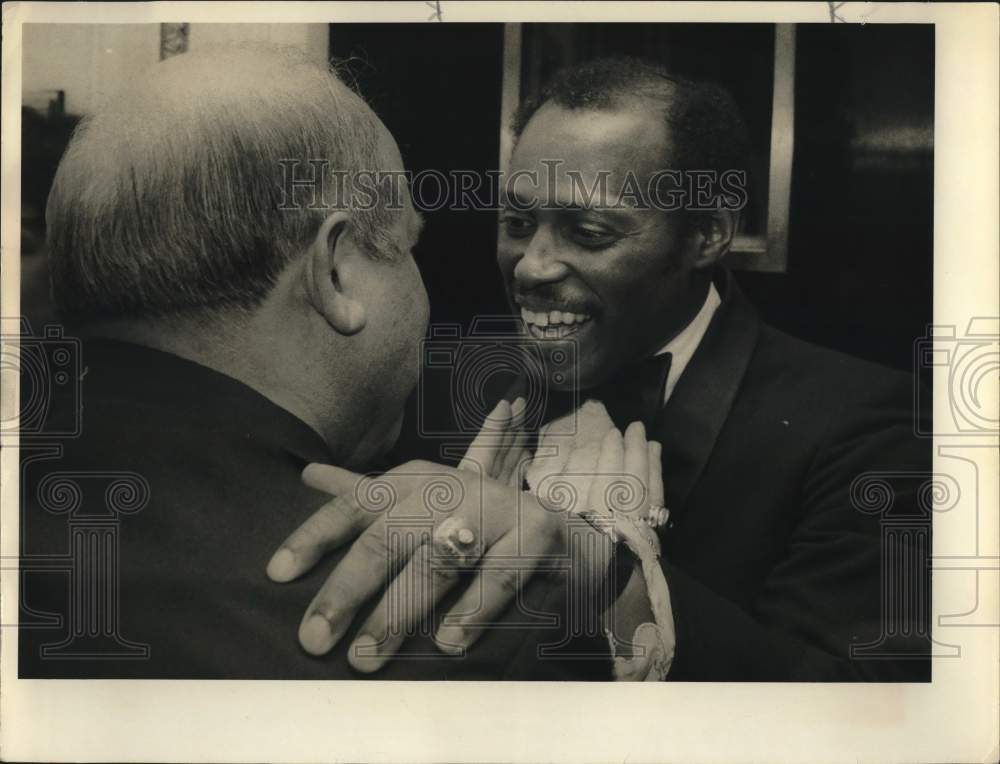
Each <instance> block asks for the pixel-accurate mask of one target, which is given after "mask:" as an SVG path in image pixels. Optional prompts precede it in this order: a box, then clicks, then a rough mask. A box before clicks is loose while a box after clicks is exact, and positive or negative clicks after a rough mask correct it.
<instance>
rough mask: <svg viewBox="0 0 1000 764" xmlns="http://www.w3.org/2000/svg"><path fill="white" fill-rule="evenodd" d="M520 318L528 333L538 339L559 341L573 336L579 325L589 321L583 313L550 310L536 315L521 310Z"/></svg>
mask: <svg viewBox="0 0 1000 764" xmlns="http://www.w3.org/2000/svg"><path fill="white" fill-rule="evenodd" d="M521 318H522V319H524V323H525V324H527V326H528V331H529V332H530V333H531V335H532V336H533V337H536V338H538V339H561V338H563V337H568V336H569V335H570V334H574V333H575V332H576V331H577V330H578V326H579V325H580V324H584V323H586V322H587V321H589V320H590V316H588V315H586V314H585V313H572V312H570V311H566V310H551V311H549V312H548V313H536V312H535V311H533V310H527V309H526V308H521Z"/></svg>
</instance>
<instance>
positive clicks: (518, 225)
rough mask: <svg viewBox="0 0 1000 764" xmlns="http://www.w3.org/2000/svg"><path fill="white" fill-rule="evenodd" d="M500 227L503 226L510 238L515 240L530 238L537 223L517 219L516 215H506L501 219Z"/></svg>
mask: <svg viewBox="0 0 1000 764" xmlns="http://www.w3.org/2000/svg"><path fill="white" fill-rule="evenodd" d="M500 225H502V226H503V228H504V230H505V231H506V232H507V235H508V236H511V237H513V238H515V239H518V238H524V237H526V236H530V235H531V234H532V232H534V230H535V222H534V221H533V220H530V219H529V218H522V217H517V216H516V215H504V216H503V217H502V218H500Z"/></svg>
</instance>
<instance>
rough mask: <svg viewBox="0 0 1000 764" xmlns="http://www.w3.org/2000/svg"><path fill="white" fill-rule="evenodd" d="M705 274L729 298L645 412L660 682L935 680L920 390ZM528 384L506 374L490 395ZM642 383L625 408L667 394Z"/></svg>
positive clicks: (554, 412)
mask: <svg viewBox="0 0 1000 764" xmlns="http://www.w3.org/2000/svg"><path fill="white" fill-rule="evenodd" d="M714 281H715V284H716V288H717V289H718V290H719V293H720V296H721V297H722V302H721V305H720V306H719V307H718V308H717V310H716V312H715V314H714V316H713V318H712V321H711V323H710V324H709V327H708V329H707V331H706V333H705V335H704V337H703V338H702V341H701V343H700V344H699V346H698V348H697V350H696V351H695V353H694V355H693V356H692V358H691V359H690V361H689V363H688V365H687V367H686V368H685V369H684V371H683V373H682V375H681V376H680V378H679V380H678V382H677V385H676V387H675V388H674V390H673V393H672V395H671V396H670V398H669V400H668V401H667V403H666V405H665V406H662V407H661V408H660V410H659V411H658V413H656V414H655V415H651V416H649V417H648V418H647V420H646V425H647V436H648V437H649V439H651V440H657V441H659V442H660V443H661V444H662V446H663V450H662V454H663V463H662V468H663V477H664V484H665V496H666V506H667V508H668V509H669V510H670V520H669V522H668V524H667V525H666V526H665V527H663V528H662V529H661V530H660V540H661V545H662V556H661V562H662V565H663V570H664V573H665V576H666V579H667V582H668V586H669V590H670V596H671V604H672V607H673V614H674V622H675V626H676V630H677V643H676V655H675V660H674V664H673V667H672V669H671V672H670V675H669V678H670V679H673V680H678V681H811V682H812V681H838V682H842V681H928V680H929V679H930V658H929V655H930V636H929V631H930V577H929V559H930V537H931V536H930V532H931V523H930V504H929V502H930V499H929V496H930V494H931V493H932V491H931V489H932V475H931V473H930V463H931V442H930V440H928V439H921V438H919V437H917V436H916V433H917V432H928V431H930V430H929V429H928V427H927V425H926V423H925V425H924V427H921V428H918V427H917V421H916V417H918V416H919V417H926V416H927V414H926V412H923V411H918V410H916V408H915V406H914V401H915V400H927V399H928V397H927V396H926V395H925V396H918V395H917V394H916V390H915V387H914V380H913V377H912V376H911V375H909V374H905V373H902V372H899V371H896V370H892V369H888V368H885V367H882V366H879V365H876V364H873V363H869V362H865V361H862V360H859V359H857V358H853V357H851V356H848V355H844V354H842V353H838V352H835V351H832V350H829V349H826V348H822V347H818V346H816V345H812V344H809V343H807V342H804V341H802V340H799V339H796V338H794V337H791V336H789V335H788V334H785V333H783V332H781V331H778V330H776V329H774V328H772V327H770V326H768V325H766V324H765V323H763V322H762V321H761V319H760V317H759V316H758V314H757V312H756V311H755V309H754V308H753V307H752V306H751V304H750V303H749V302H748V301H747V299H746V298H745V297H744V295H743V294H742V293H741V292H740V290H739V288H738V286H737V284H736V283H735V281H734V280H733V278H732V276H731V275H730V274H729V273H728V272H727V271H725V270H720V271H719V272H718V273H716V274H715V279H714ZM642 376H643V377H646V376H650V380H649V382H650V383H652V384H657V385H662V375H660V376H659V377H657V375H656V374H652V375H648V374H646V373H645V372H643V373H642ZM618 378H619V379H621V375H619V377H618ZM524 384H525V383H524V379H523V378H522V379H516V378H515V377H514V375H511V376H510V377H508V379H507V381H506V382H504V383H501V384H500V385H499V386H498V388H499V389H497V392H496V396H497V397H500V396H503V397H506V398H507V399H509V400H513V398H514V397H516V396H517V395H523V394H524V393H525V387H524ZM613 384H614V383H611V385H608V384H606V385H604V387H603V389H604V390H607V389H608V388H609V387H611V386H613ZM644 384H646V382H642V384H640V385H638V386H636V385H633V384H629V392H628V395H626V396H621V395H618V396H616V397H617V398H618V404H621V403H622V402H623V401H622V398H623V397H625V398H630V397H631V398H639V397H641V398H643V399H646V400H648V399H650V397H652V399H653V400H654V401H655V400H659V399H660V397H658V396H662V389H658V390H656V391H653V394H652V396H651V395H650V394H649V391H643V390H642V389H641V388H642V385H644ZM571 397H572V398H573V399H574V400H573V402H571V401H570V400H569V398H571ZM588 397H596V398H600V397H601V392H600V391H596V392H595V391H580V392H578V393H577V394H576V395H574V396H568V395H565V394H561V393H551V392H550V393H549V395H548V396H547V399H546V400H545V402H544V403H543V404H542V405H543V406H544V407H545V409H546V410H545V411H544V413H543V414H542V415H541V416H540V417H539V418H538V419H539V420H540V421H550V420H551V419H553V418H555V417H557V416H559V415H561V414H564V413H566V412H567V411H568V410H570V407H571V406H572V405H576V404H579V403H580V402H582V401H583V400H585V399H587V398H588ZM626 402H627V401H626ZM608 408H609V412H610V413H611V414H612V417H613V418H615V417H618V416H619V415H618V414H617V413H616V410H615V409H616V406H614V405H610V401H609V407H608ZM615 423H616V425H618V427H619V428H621V429H623V430H624V427H625V426H627V424H628V422H627V421H617V419H616V422H615ZM619 636H622V635H619Z"/></svg>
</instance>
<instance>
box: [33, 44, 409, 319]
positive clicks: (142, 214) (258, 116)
mask: <svg viewBox="0 0 1000 764" xmlns="http://www.w3.org/2000/svg"><path fill="white" fill-rule="evenodd" d="M393 155H395V158H396V159H397V160H398V151H397V149H396V147H395V143H394V142H393V141H392V139H391V136H389V134H388V132H387V131H386V129H385V127H384V126H383V125H382V123H381V122H380V121H379V119H378V117H376V116H375V114H374V113H373V112H372V111H371V109H369V108H368V106H367V105H366V104H365V103H364V102H363V101H362V100H361V98H359V97H358V96H357V95H356V94H355V93H353V92H352V91H351V90H350V89H349V88H347V87H346V86H345V85H344V84H343V83H342V82H341V81H340V80H339V79H338V78H337V76H336V75H335V74H334V73H333V72H331V71H330V70H329V69H328V68H327V67H326V66H323V65H319V64H317V63H315V62H313V61H311V60H309V59H307V58H306V57H305V56H304V55H303V54H302V53H300V52H299V51H296V50H294V49H284V48H278V47H275V46H241V47H233V48H226V49H222V50H216V51H212V52H210V53H206V54H197V53H188V54H183V55H179V56H176V57H174V58H171V59H168V60H167V61H164V62H162V63H160V64H157V65H156V66H153V67H151V68H150V69H149V70H148V71H146V72H144V73H142V74H141V75H139V76H137V77H136V78H135V80H134V81H133V82H132V83H131V84H130V85H129V86H128V87H127V88H126V89H125V90H124V91H123V92H120V93H118V94H117V95H116V96H115V97H114V98H113V99H112V100H110V101H109V102H108V103H107V104H106V105H104V106H103V107H102V108H100V109H98V110H97V111H96V112H95V113H94V114H93V115H90V116H89V117H87V118H86V119H85V120H84V121H83V123H82V124H81V126H80V128H79V129H78V130H77V132H76V134H75V135H74V137H73V140H72V142H71V143H70V146H69V148H68V150H67V152H66V155H65V157H64V158H63V161H62V163H61V165H60V168H59V171H58V173H57V175H56V180H55V183H54V185H53V189H52V193H51V195H50V197H49V203H48V209H47V222H48V235H49V252H50V261H51V268H52V280H53V291H54V296H55V299H56V304H57V306H58V307H59V309H60V311H61V313H62V314H63V317H64V319H66V320H68V321H71V322H75V323H87V322H91V321H96V320H102V319H106V318H121V317H127V316H134V317H150V316H160V315H172V314H182V313H188V312H192V311H210V312H211V311H215V312H218V311H222V310H227V309H237V310H238V309H244V310H245V309H249V308H253V307H254V306H255V305H257V304H259V303H260V301H261V300H262V299H263V297H264V296H266V294H267V293H268V291H269V290H270V288H271V287H272V286H273V285H274V284H275V282H276V279H277V277H278V275H279V274H280V273H281V272H282V270H283V269H284V268H285V267H286V266H287V265H288V263H289V262H290V261H291V260H292V259H293V258H294V257H295V256H296V255H298V254H300V253H301V252H302V251H303V249H304V248H305V247H307V246H308V244H309V242H310V241H311V240H312V238H313V237H314V236H315V234H316V231H317V230H318V228H319V226H320V224H321V223H322V221H323V220H324V218H326V216H327V215H328V214H329V213H330V209H329V208H328V207H322V206H321V205H319V204H312V203H311V202H312V197H311V196H305V197H299V200H300V201H301V200H302V199H303V198H304V200H305V201H304V203H302V204H298V205H296V204H294V203H291V202H294V201H295V200H294V199H289V198H288V195H287V193H286V192H287V173H288V171H289V168H290V167H293V166H295V165H296V164H297V165H298V169H297V170H296V174H297V176H299V177H301V176H310V175H312V174H313V171H314V168H315V167H316V166H317V165H316V164H309V163H311V162H312V163H315V162H322V163H325V165H326V171H327V172H328V175H327V176H326V177H328V178H330V177H335V174H336V173H337V172H343V173H347V176H348V177H353V176H355V174H356V173H359V172H372V171H378V170H380V169H382V168H384V167H385V166H386V162H387V161H388V162H390V163H392V156H393ZM387 157H388V159H387ZM342 196H343V195H342V194H341V197H342ZM323 198H326V199H327V200H328V201H330V203H331V204H340V205H341V206H344V205H345V204H346V203H347V202H348V201H349V200H345V199H343V198H338V196H337V194H336V193H333V194H327V195H325V197H324V195H322V194H319V193H317V194H316V199H319V200H322V199H323ZM351 214H352V218H353V223H354V228H353V235H354V237H355V240H356V241H357V242H358V243H359V244H360V245H361V246H362V247H363V248H364V249H365V250H366V251H368V252H369V254H371V256H373V257H376V258H378V257H383V258H393V257H396V256H397V255H398V254H399V253H398V252H396V251H395V249H396V245H395V243H394V242H395V239H394V238H393V236H392V235H391V234H390V231H391V230H392V228H393V226H394V225H395V224H396V220H397V217H398V216H399V215H400V214H401V213H400V212H399V211H393V210H390V209H387V208H386V199H384V198H383V199H379V200H377V204H376V205H375V207H374V208H367V207H366V208H360V209H358V208H356V209H353V210H352V211H351Z"/></svg>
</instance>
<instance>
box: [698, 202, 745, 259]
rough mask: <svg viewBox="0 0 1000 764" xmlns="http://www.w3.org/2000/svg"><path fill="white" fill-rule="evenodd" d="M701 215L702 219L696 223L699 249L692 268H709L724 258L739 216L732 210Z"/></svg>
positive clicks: (731, 242) (734, 233) (734, 232)
mask: <svg viewBox="0 0 1000 764" xmlns="http://www.w3.org/2000/svg"><path fill="white" fill-rule="evenodd" d="M702 214H703V218H702V219H701V220H699V221H698V231H699V233H700V235H699V237H698V241H699V248H698V253H697V255H696V257H695V261H694V267H695V268H711V267H712V266H714V265H716V264H717V263H718V262H719V261H720V260H721V259H722V258H723V256H725V254H726V252H728V251H729V248H730V247H731V246H732V245H733V238H734V237H735V236H736V229H737V228H738V227H739V223H740V216H739V213H738V212H733V211H732V210H718V211H716V212H711V213H708V214H705V213H702Z"/></svg>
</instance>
